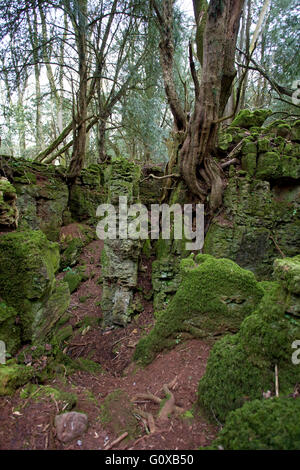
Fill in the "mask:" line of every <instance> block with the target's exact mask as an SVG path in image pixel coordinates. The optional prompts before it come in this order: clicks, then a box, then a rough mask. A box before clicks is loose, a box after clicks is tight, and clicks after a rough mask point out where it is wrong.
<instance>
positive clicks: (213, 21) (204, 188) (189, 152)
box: [152, 0, 244, 212]
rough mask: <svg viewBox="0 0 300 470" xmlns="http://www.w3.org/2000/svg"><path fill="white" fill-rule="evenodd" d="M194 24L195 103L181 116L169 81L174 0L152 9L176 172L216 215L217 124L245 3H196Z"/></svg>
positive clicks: (220, 183)
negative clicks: (174, 137) (175, 141)
mask: <svg viewBox="0 0 300 470" xmlns="http://www.w3.org/2000/svg"><path fill="white" fill-rule="evenodd" d="M193 3H194V11H195V17H196V18H195V19H196V24H197V34H196V39H197V56H198V59H199V62H200V64H201V65H202V67H201V79H200V80H199V78H198V76H199V75H198V73H197V71H196V67H195V63H194V58H193V53H192V48H191V47H190V65H191V73H192V77H193V80H194V86H195V104H194V109H193V112H192V114H191V116H190V117H189V118H188V116H187V115H186V113H185V112H184V110H183V108H182V105H181V103H180V100H179V98H178V94H177V91H176V87H175V84H174V77H173V56H174V45H173V37H172V22H173V4H174V1H173V0H164V1H163V2H162V7H161V8H160V7H159V5H158V3H156V1H155V0H153V2H152V5H153V9H154V11H155V14H156V18H157V23H158V26H159V30H160V35H161V41H160V56H161V65H162V69H163V76H164V83H165V91H166V95H167V98H168V102H169V105H170V109H171V111H172V114H173V117H174V124H175V128H176V130H177V132H178V133H179V134H180V135H181V138H180V139H179V141H180V142H181V143H180V151H179V160H180V162H179V163H180V173H181V176H182V177H183V179H184V181H185V182H186V184H187V186H188V188H189V189H190V191H191V192H192V193H193V194H194V195H196V196H197V197H198V198H199V200H200V201H201V202H204V201H205V200H206V198H207V195H208V194H209V208H210V211H211V212H214V211H215V210H216V209H217V208H218V207H219V206H220V205H221V202H222V193H223V178H222V169H221V167H220V166H219V165H218V163H217V161H216V160H215V159H214V153H215V146H216V138H217V131H218V125H219V123H220V121H221V119H222V116H223V113H224V109H225V106H226V103H227V101H228V98H229V96H230V94H231V89H232V83H233V80H234V77H235V76H236V70H235V67H234V60H235V51H236V41H237V35H238V30H239V22H240V16H241V12H242V7H243V3H244V0H211V1H210V2H209V4H207V3H206V0H194V2H193Z"/></svg>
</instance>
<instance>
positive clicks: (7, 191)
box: [0, 177, 19, 230]
mask: <svg viewBox="0 0 300 470" xmlns="http://www.w3.org/2000/svg"><path fill="white" fill-rule="evenodd" d="M16 199H17V195H16V190H15V188H14V186H13V185H12V184H10V182H9V181H8V180H7V179H6V178H3V177H2V178H1V177H0V230H1V229H2V230H3V229H11V230H12V229H14V228H16V227H17V226H18V220H19V211H18V209H17V206H16Z"/></svg>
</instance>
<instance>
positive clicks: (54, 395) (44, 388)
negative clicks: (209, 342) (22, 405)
mask: <svg viewBox="0 0 300 470" xmlns="http://www.w3.org/2000/svg"><path fill="white" fill-rule="evenodd" d="M20 398H22V399H26V400H28V399H32V400H33V401H35V402H41V401H43V400H44V399H45V398H51V399H52V400H53V399H54V400H55V401H56V402H57V403H58V404H59V405H61V407H62V408H63V410H64V411H70V410H72V409H73V408H74V407H75V406H76V404H77V395H76V394H75V393H70V392H64V391H63V390H60V389H58V388H54V387H51V386H50V385H33V384H28V385H27V386H26V387H23V388H22V390H21V391H20Z"/></svg>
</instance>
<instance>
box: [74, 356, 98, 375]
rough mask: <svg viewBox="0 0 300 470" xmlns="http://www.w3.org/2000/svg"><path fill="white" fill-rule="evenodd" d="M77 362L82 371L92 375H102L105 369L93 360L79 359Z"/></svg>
mask: <svg viewBox="0 0 300 470" xmlns="http://www.w3.org/2000/svg"><path fill="white" fill-rule="evenodd" d="M76 362H77V364H78V366H79V368H80V370H83V371H85V372H90V373H91V374H101V373H103V369H102V367H101V364H99V363H98V362H94V361H92V360H91V359H84V358H79V359H77V361H76Z"/></svg>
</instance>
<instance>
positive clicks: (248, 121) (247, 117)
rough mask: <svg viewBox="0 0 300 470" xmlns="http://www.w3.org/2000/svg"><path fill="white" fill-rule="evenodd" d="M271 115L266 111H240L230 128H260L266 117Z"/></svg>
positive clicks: (270, 112)
mask: <svg viewBox="0 0 300 470" xmlns="http://www.w3.org/2000/svg"><path fill="white" fill-rule="evenodd" d="M270 114H272V111H270V110H268V109H256V110H254V111H250V109H242V110H241V111H240V112H239V114H238V115H237V116H236V117H235V118H234V120H233V121H232V123H231V126H230V127H241V128H243V129H250V127H261V126H262V125H263V123H264V122H265V120H266V119H267V117H269V116H270Z"/></svg>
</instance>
